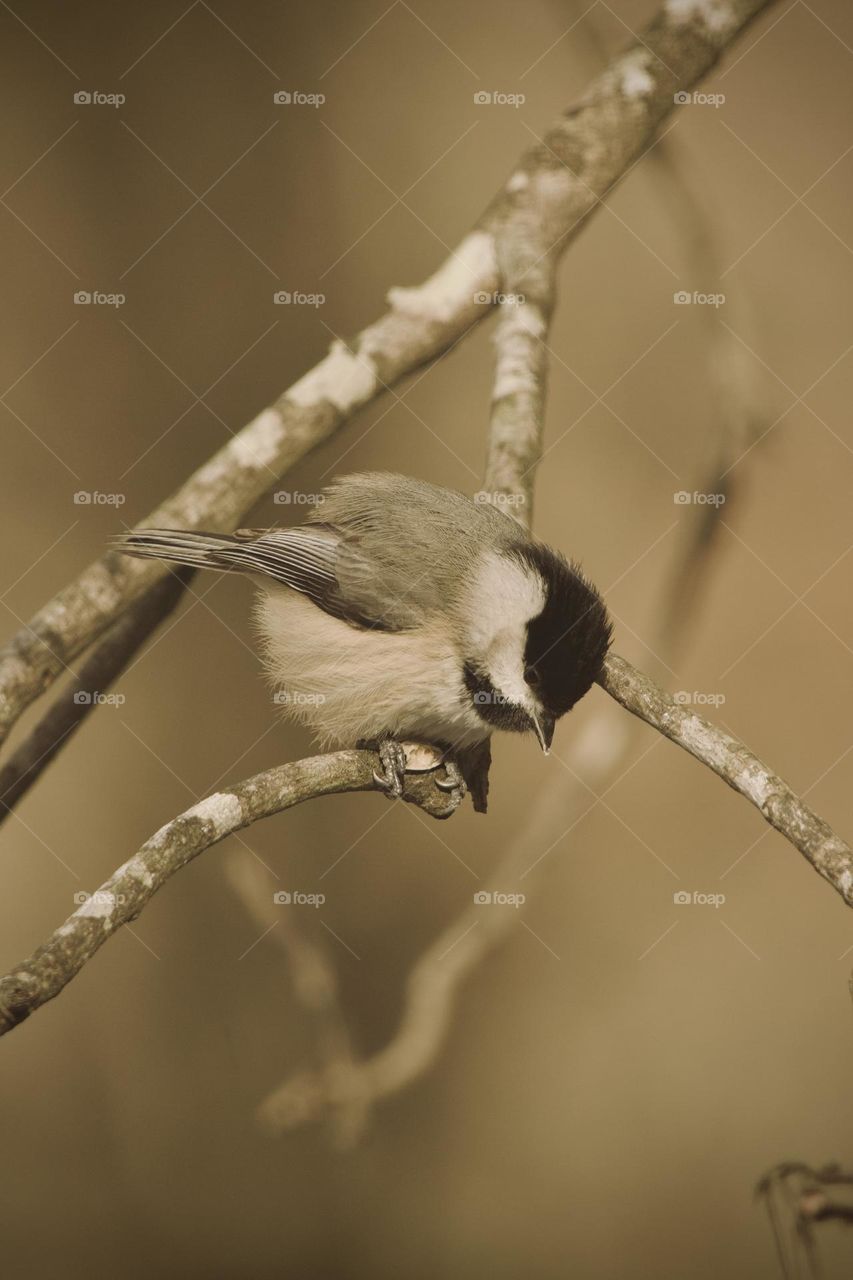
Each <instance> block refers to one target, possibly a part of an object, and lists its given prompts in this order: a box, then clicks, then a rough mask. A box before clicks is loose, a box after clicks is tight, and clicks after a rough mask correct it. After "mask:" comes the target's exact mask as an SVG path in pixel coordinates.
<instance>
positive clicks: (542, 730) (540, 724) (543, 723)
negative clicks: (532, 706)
mask: <svg viewBox="0 0 853 1280" xmlns="http://www.w3.org/2000/svg"><path fill="white" fill-rule="evenodd" d="M530 719H531V720H532V721H533V728H534V730H535V733H536V737H537V738H538V739H539V745H540V747H541V748H542V750H543V752H544V753H545V755H546V756H547V754H548V752H549V751H550V750H551V742H552V740H553V737H554V723H555V722H554V717H553V716H549V715H548V712H547V711H532V712H531V713H530Z"/></svg>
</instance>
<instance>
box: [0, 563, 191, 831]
mask: <svg viewBox="0 0 853 1280" xmlns="http://www.w3.org/2000/svg"><path fill="white" fill-rule="evenodd" d="M192 576H193V575H192V571H190V570H186V569H181V570H179V571H178V572H176V573H170V574H168V575H167V576H166V577H165V578H163V579H162V581H160V582H157V583H155V584H154V586H153V587H151V588H150V589H149V590H148V591H146V593H145V595H143V596H141V597H140V599H139V600H137V601H135V602H134V604H133V605H131V607H130V608H129V609H128V611H127V613H125V614H123V615H122V616H121V617H120V618H119V620H118V622H116V623H115V624H114V625H113V626H112V627H111V628H110V630H109V631H108V632H107V634H106V635H105V637H104V639H103V640H102V641H101V643H100V644H99V645H98V647H97V648H96V649H95V650H94V651H93V653H92V654H91V655H90V656H89V657H88V658H87V659H86V662H85V664H84V665H83V668H82V670H81V672H80V675H79V678H78V679H76V680H74V681H73V682H72V683H71V684H70V685H69V686H68V688H66V689H64V690H63V691H62V693H61V694H60V695H59V697H58V698H57V699H56V700H55V702H53V703H52V705H51V706H50V707H49V709H48V710H47V712H46V713H45V715H44V716H43V717H42V719H41V720H39V722H38V724H37V725H36V726H35V728H34V729H33V730H32V732H31V733H30V734H29V735H28V737H27V738H25V740H24V741H23V742H22V743H21V745H20V746H19V747H18V748H17V750H16V751H15V752H14V754H13V755H12V756H10V757H9V759H8V761H7V762H6V764H5V765H4V766H3V767H2V768H0V823H2V822H3V821H4V820H5V818H6V817H7V815H8V814H9V812H10V811H11V810H12V809H14V807H15V805H16V804H17V803H18V801H19V800H21V799H22V798H23V797H24V796H25V795H26V793H27V792H28V791H29V789H30V787H31V786H32V785H33V783H35V782H36V781H37V780H38V779H39V777H40V776H41V775H42V773H44V771H45V769H46V768H47V766H48V765H49V764H50V762H51V760H53V758H54V757H55V756H56V755H57V754H58V752H59V749H60V747H62V746H65V744H66V743H67V742H68V741H70V739H71V738H72V737H73V736H74V734H75V733H76V732H77V730H78V729H79V728H80V725H81V724H82V723H83V721H84V720H85V719H86V717H87V716H88V715H89V714H90V712H92V711H93V710H94V709H95V707H96V706H97V705H98V701H97V695H98V694H99V693H104V692H105V691H106V690H107V689H109V687H110V685H111V684H112V683H113V681H114V680H115V679H116V678H117V677H118V676H119V675H121V673H122V671H124V669H125V668H126V666H127V664H128V663H129V662H130V660H131V658H132V657H133V656H134V654H136V653H138V652H139V650H140V649H141V648H142V646H143V645H144V644H145V642H146V640H147V639H148V637H149V636H150V635H151V634H152V632H153V631H155V630H156V629H157V627H158V626H159V625H160V623H161V622H162V621H163V620H164V619H165V618H167V617H168V615H169V614H170V613H171V612H172V610H173V609H174V608H175V606H176V605H177V603H178V601H179V600H180V598H181V596H182V595H183V592H184V588H185V587H186V585H187V583H188V582H189V581H190V579H191V578H192Z"/></svg>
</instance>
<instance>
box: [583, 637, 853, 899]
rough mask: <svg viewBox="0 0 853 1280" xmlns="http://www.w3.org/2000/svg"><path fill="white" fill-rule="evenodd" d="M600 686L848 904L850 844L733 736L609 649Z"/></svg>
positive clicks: (852, 865)
mask: <svg viewBox="0 0 853 1280" xmlns="http://www.w3.org/2000/svg"><path fill="white" fill-rule="evenodd" d="M599 683H600V684H601V687H602V688H603V689H605V690H606V692H607V693H609V694H610V696H611V698H615V700H616V701H617V702H619V703H621V705H622V706H623V707H624V708H625V709H626V711H630V712H631V714H632V715H635V716H639V718H640V719H641V720H645V722H646V724H650V725H651V726H652V728H654V729H657V730H658V732H659V733H662V734H663V735H664V737H667V738H669V740H670V741H671V742H674V743H676V745H677V746H679V747H683V748H684V750H685V751H687V752H689V753H690V755H692V756H694V757H695V758H696V759H697V760H700V761H701V762H702V764H705V765H707V766H708V768H709V769H712V770H713V771H714V773H716V775H717V777H719V778H722V779H723V781H724V782H727V783H728V785H729V786H730V787H732V788H733V789H734V790H735V791H738V792H740V794H741V795H742V796H745V797H746V799H747V800H749V801H750V803H751V804H754V805H755V807H756V808H757V809H758V811H759V813H760V814H761V816H762V817H763V818H764V819H765V821H766V822H769V823H770V825H771V826H772V827H775V828H776V830H777V831H779V832H781V834H782V835H783V836H785V838H786V839H787V840H790V842H791V844H793V845H794V846H795V848H797V849H799V850H800V853H802V854H804V855H805V857H806V858H808V860H809V862H810V863H811V864H812V866H813V867H814V869H815V871H818V872H820V874H821V875H822V876H823V877H824V879H825V880H828V881H829V883H830V884H831V885H832V887H833V888H834V889H837V891H838V892H839V893H840V894H841V896H842V898H843V899H844V901H845V902H846V903H847V905H848V907H853V849H851V848H850V846H849V845H848V844H846V843H845V841H844V840H842V839H841V837H840V836H837V835H836V834H835V832H834V831H833V830H832V828H831V827H830V826H829V825H828V824H827V823H826V822H824V820H823V819H822V818H819V817H818V816H817V814H816V813H813V812H812V810H811V809H810V808H809V807H808V805H806V804H805V803H804V802H803V801H802V800H801V799H800V797H799V796H798V795H797V794H796V793H795V792H794V791H792V790H791V788H790V787H789V786H788V784H787V782H783V781H782V779H781V778H780V777H779V776H778V775H777V774H775V773H773V771H772V770H771V769H770V768H769V767H768V766H767V765H766V764H764V763H763V762H762V761H761V760H759V759H758V757H757V756H756V755H753V753H752V752H751V751H750V750H749V748H748V747H747V746H745V745H744V744H743V743H742V742H740V741H739V740H738V739H737V738H734V737H732V735H731V734H730V733H726V731H725V730H724V729H720V728H718V727H717V726H716V725H713V724H711V723H710V722H709V721H707V720H705V719H704V717H703V716H700V715H698V714H697V713H696V712H695V711H693V710H692V709H688V708H686V707H683V706H680V705H679V704H678V703H677V702H676V701H675V699H674V698H673V697H672V696H671V694H669V693H665V692H664V690H663V689H660V688H659V687H658V686H657V685H656V684H655V683H654V681H653V680H650V679H649V677H648V676H645V675H643V673H642V672H641V671H638V670H637V668H636V667H633V666H631V663H630V662H626V661H625V659H624V658H620V657H618V656H617V655H616V654H610V656H609V657H608V659H607V662H606V664H605V670H604V674H603V675H602V677H601V680H600V681H599Z"/></svg>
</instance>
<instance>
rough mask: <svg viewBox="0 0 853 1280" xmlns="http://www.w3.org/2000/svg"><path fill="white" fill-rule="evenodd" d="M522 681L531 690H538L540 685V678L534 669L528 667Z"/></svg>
mask: <svg viewBox="0 0 853 1280" xmlns="http://www.w3.org/2000/svg"><path fill="white" fill-rule="evenodd" d="M524 679H525V680H526V681H527V683H528V684H529V685H530V687H531V689H538V688H539V686H540V684H541V683H542V677H541V676H540V674H539V672H538V671H537V670H536V668H535V667H528V668H527V670H526V671H525V673H524Z"/></svg>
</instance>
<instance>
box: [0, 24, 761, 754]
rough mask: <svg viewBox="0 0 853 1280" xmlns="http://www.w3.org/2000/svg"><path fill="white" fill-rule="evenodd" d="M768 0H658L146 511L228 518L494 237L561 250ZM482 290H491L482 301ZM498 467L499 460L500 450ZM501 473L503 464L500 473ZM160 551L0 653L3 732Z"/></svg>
mask: <svg viewBox="0 0 853 1280" xmlns="http://www.w3.org/2000/svg"><path fill="white" fill-rule="evenodd" d="M770 3H772V0H692V2H691V3H688V4H685V3H679V4H678V5H675V4H667V5H665V6H664V7H663V8H662V9H661V10H660V12H659V13H658V14H657V16H656V17H655V18H654V19H653V20H652V22H651V23H650V24H649V25H648V27H647V28H646V29H645V31H643V32H642V33H641V36H640V38H639V39H638V40H637V41H636V42H635V43H634V44H633V45H632V46H631V47H630V48H629V49H628V50H627V52H626V53H624V54H623V55H622V56H621V57H619V58H617V59H616V60H615V61H614V62H613V63H612V64H611V66H610V67H609V68H608V69H607V70H606V71H605V72H604V73H603V74H602V75H601V76H599V77H598V78H597V79H596V80H594V81H593V83H592V85H591V86H590V89H589V90H588V92H587V93H586V95H585V96H584V98H583V100H582V101H581V103H580V104H579V105H578V106H577V107H575V108H574V109H572V110H570V111H568V112H567V113H566V114H564V115H562V116H560V117H559V118H558V120H557V121H556V122H555V123H554V124H553V125H552V127H551V129H550V130H549V131H548V133H547V134H546V135H545V137H544V139H543V141H542V144H541V145H538V146H536V147H534V148H533V149H532V150H530V151H528V152H527V153H526V154H525V155H524V156H523V157H522V158H521V160H520V161H519V164H518V166H517V167H516V170H515V172H514V173H513V174H512V176H511V177H510V178H509V180H508V181H507V183H506V184H505V185H504V187H503V188H502V189H501V191H500V192H499V193H498V195H497V196H496V197H495V199H494V200H493V201H492V203H491V204H490V205H489V207H488V209H487V210H486V212H485V213H484V214H483V216H482V218H481V219H480V220H479V222H478V223H477V224H476V227H475V229H474V230H473V231H472V232H471V233H470V234H469V235H468V236H466V237H465V239H464V240H463V241H462V242H461V244H460V245H459V246H458V247H457V249H456V250H455V252H454V253H453V254H452V255H451V256H450V258H448V259H447V260H446V261H445V262H444V263H443V264H442V265H441V266H440V267H439V269H438V270H437V271H436V272H435V274H434V275H432V276H431V277H430V278H429V279H428V280H427V281H425V282H424V283H423V284H422V285H420V286H418V287H415V288H408V289H400V288H396V289H392V290H391V291H390V292H389V295H388V301H389V304H390V309H389V310H388V311H387V312H386V313H385V314H384V315H383V316H382V317H381V318H380V319H379V320H377V321H376V322H374V323H373V324H371V325H368V326H367V328H365V329H363V330H362V331H361V332H360V333H359V334H358V335H357V336H356V337H355V338H354V339H352V340H351V341H350V342H348V343H346V344H345V343H342V342H336V343H335V344H334V345H333V347H332V349H331V351H330V353H329V354H328V355H327V356H326V357H325V359H323V360H321V361H320V363H319V364H318V365H316V366H315V367H314V368H313V369H312V370H311V371H310V372H309V373H307V374H306V375H305V376H304V377H303V378H301V379H300V380H299V381H298V382H297V383H296V384H295V385H294V386H292V387H291V388H290V389H289V390H288V391H286V392H285V393H284V394H283V395H282V396H281V397H280V398H279V399H278V400H277V401H276V402H275V403H274V404H273V405H271V406H270V407H269V408H267V409H265V410H264V411H263V412H262V413H260V414H259V415H258V416H257V417H256V418H255V419H253V421H252V422H250V423H249V424H248V426H246V427H244V428H243V430H242V431H240V432H239V433H238V434H237V435H235V436H234V437H233V439H231V440H230V441H229V442H228V443H227V444H226V445H225V446H224V447H223V448H222V449H220V450H219V452H218V453H216V454H215V455H214V456H213V457H212V458H211V459H210V460H209V461H207V462H206V463H204V465H203V466H202V467H200V468H199V470H198V471H196V472H195V473H194V474H193V475H192V476H191V477H190V478H189V479H188V480H187V481H186V483H185V484H184V485H183V486H182V487H181V488H180V489H179V490H178V491H177V492H176V493H175V494H173V495H172V497H171V498H169V499H168V500H167V501H166V502H165V503H164V504H163V505H162V506H161V507H160V508H158V510H157V511H154V512H152V513H151V515H150V516H148V517H147V518H146V520H144V521H143V522H142V524H143V525H165V526H167V527H168V526H171V527H177V528H182V527H185V528H200V527H204V526H206V527H208V528H210V529H212V530H214V531H215V530H220V529H222V530H226V529H231V528H233V527H234V526H235V525H236V524H237V523H238V522H239V520H240V519H241V518H242V517H243V515H244V514H245V513H246V512H247V511H248V510H250V509H251V507H252V506H253V505H254V504H255V503H256V502H257V501H258V500H259V499H260V498H261V497H262V496H263V494H264V493H265V492H266V490H267V489H268V488H269V487H270V484H271V483H272V482H273V481H274V480H277V479H278V478H279V477H280V476H281V475H282V474H284V473H285V472H286V471H287V470H288V469H289V468H290V467H292V466H294V465H295V464H296V462H298V461H299V460H300V459H301V458H302V457H304V455H305V454H306V453H308V452H309V451H310V450H311V449H312V448H314V447H315V446H316V445H318V444H320V443H322V442H323V441H324V440H326V439H328V437H329V436H330V435H332V434H333V433H334V432H335V431H337V430H339V429H340V427H341V426H342V425H343V424H344V423H345V422H346V421H347V420H348V419H349V418H350V417H351V416H352V415H353V414H354V413H355V412H356V411H357V410H358V409H360V408H362V407H363V406H364V405H366V404H368V403H370V401H371V400H373V399H374V398H376V396H378V395H379V394H380V393H381V392H382V391H383V390H386V389H388V388H390V387H392V386H393V385H394V384H395V383H397V382H398V381H399V380H400V379H401V378H403V377H405V376H406V375H407V374H409V373H411V372H412V371H413V370H414V369H417V368H418V367H419V366H421V365H423V364H425V363H427V362H428V361H430V360H432V359H434V358H435V357H436V356H438V355H440V354H441V353H443V352H445V351H447V350H448V349H449V348H450V347H451V346H452V345H453V344H454V343H455V342H456V341H457V340H458V339H459V338H460V337H461V336H462V335H463V334H465V333H466V332H467V330H468V329H470V328H471V327H472V326H473V325H474V324H476V323H477V321H478V320H480V319H482V318H483V316H484V315H486V314H487V313H488V311H489V309H490V305H491V302H493V300H494V298H495V297H496V296H497V291H498V289H499V288H500V284H501V279H500V266H499V261H498V251H497V244H498V242H500V244H501V246H502V249H501V252H502V255H503V258H504V261H505V262H509V263H513V262H515V263H516V267H517V268H519V267H520V266H522V265H523V268H524V269H523V271H522V270H520V269H515V270H514V272H513V274H515V275H516V276H517V277H519V278H520V277H521V276H522V275H524V277H525V278H529V277H530V276H531V275H532V274H533V271H534V268H535V267H536V263H535V261H534V260H533V259H531V258H530V254H529V246H530V245H539V244H543V245H546V246H548V252H549V253H553V254H554V255H555V256H556V255H557V254H560V253H562V252H563V250H564V249H565V248H566V246H567V245H568V243H569V241H570V239H571V238H572V237H573V236H574V235H575V234H577V232H578V230H579V229H580V227H581V226H582V224H583V222H584V221H585V219H586V218H587V217H588V216H589V215H590V214H591V213H592V212H594V210H595V208H596V207H597V205H598V204H599V203H600V202H601V199H602V198H603V197H604V196H605V195H606V194H607V193H608V192H609V191H610V190H611V188H612V187H613V186H614V184H615V183H616V182H618V181H619V179H620V178H621V177H622V176H623V175H624V174H625V173H626V172H627V170H628V169H629V168H630V167H631V165H632V163H633V162H634V161H635V160H636V159H637V158H638V157H640V156H641V155H642V154H643V152H644V151H645V150H646V149H647V148H648V146H649V145H650V143H651V142H652V140H653V139H654V136H655V133H656V131H657V129H658V127H659V126H660V124H661V123H662V121H663V120H665V119H666V117H667V116H668V115H669V113H670V112H671V111H672V110H673V109H674V105H675V104H674V95H675V93H676V92H682V91H685V90H688V89H690V88H692V86H693V85H694V84H696V83H697V81H698V80H700V79H701V78H702V76H704V75H706V74H707V72H708V71H709V70H710V69H711V68H712V67H713V66H714V65H715V64H716V62H717V61H718V60H719V58H720V57H721V55H722V54H723V52H724V51H725V49H726V48H727V47H728V46H729V44H731V43H732V41H733V40H734V39H735V38H736V36H737V35H738V34H739V33H740V32H741V31H742V30H743V28H744V27H745V26H747V25H748V24H749V23H750V22H751V21H752V20H753V19H754V18H755V17H756V15H757V14H759V13H760V12H761V11H762V10H763V9H765V8H767V7H768V6H769V4H770ZM484 297H485V298H486V302H485V303H484V302H483V301H482V299H483V298H484ZM495 471H496V473H497V471H498V468H497V462H495ZM498 483H499V484H502V483H503V479H502V478H500V479H499V480H498ZM164 572H165V570H164V569H163V567H162V566H160V565H158V564H157V563H156V562H155V561H147V560H130V559H128V558H127V557H123V556H119V555H116V554H113V553H111V554H108V555H106V556H104V557H103V558H102V559H101V560H98V561H96V562H95V563H94V564H92V565H90V566H89V568H88V569H86V570H84V572H83V573H82V574H81V575H80V577H79V578H77V579H76V580H75V581H74V582H72V583H70V584H69V585H68V586H67V587H65V588H64V589H63V590H62V591H61V592H60V593H59V594H58V595H57V596H56V597H54V599H53V600H51V601H50V602H49V603H48V604H47V605H45V606H44V608H43V609H41V610H40V611H39V612H38V613H37V614H36V615H35V616H34V617H33V618H32V620H31V621H30V623H29V624H28V625H27V626H25V627H24V628H23V629H22V630H20V631H19V632H18V633H17V634H16V635H15V636H13V638H12V640H11V641H10V643H9V644H8V645H7V646H6V648H5V649H4V650H3V651H2V653H0V741H2V740H3V739H5V737H6V735H7V734H8V732H9V730H10V729H11V727H12V725H13V724H14V723H15V721H16V720H17V718H18V717H19V716H20V715H21V713H22V712H23V711H24V710H25V709H26V707H28V706H29V705H30V703H32V702H33V701H34V700H35V699H36V698H37V697H38V696H39V695H40V694H41V693H43V692H44V691H45V690H46V689H47V688H48V687H49V686H50V685H51V684H52V683H53V681H54V680H55V679H56V678H57V676H58V675H59V674H60V673H61V672H62V671H63V670H64V669H65V667H66V666H67V664H68V663H69V662H70V661H72V660H73V658H74V657H76V656H77V655H78V654H79V653H81V652H82V651H83V650H84V649H85V648H87V647H88V646H89V645H90V644H91V643H92V642H93V641H94V640H95V639H96V638H97V637H98V636H99V635H100V634H101V633H102V632H103V631H104V630H105V629H106V628H107V627H108V626H110V625H111V624H112V623H113V622H114V621H115V620H116V619H117V618H118V617H119V616H120V614H121V613H122V612H123V610H124V609H125V608H126V607H127V605H128V604H129V602H130V601H132V600H133V599H135V598H136V597H137V596H139V595H140V594H141V592H143V591H144V590H146V589H147V588H148V587H149V586H151V585H152V584H153V583H154V582H155V581H157V580H158V579H159V578H161V577H162V576H163V574H164Z"/></svg>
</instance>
